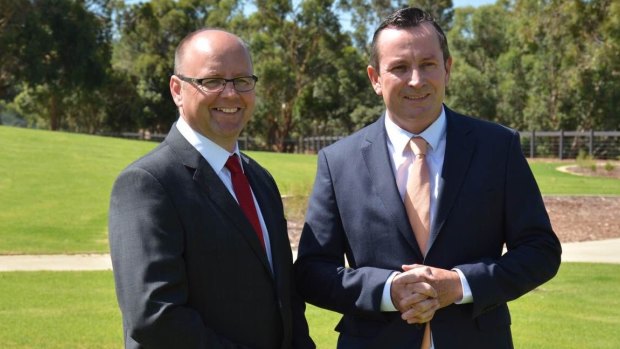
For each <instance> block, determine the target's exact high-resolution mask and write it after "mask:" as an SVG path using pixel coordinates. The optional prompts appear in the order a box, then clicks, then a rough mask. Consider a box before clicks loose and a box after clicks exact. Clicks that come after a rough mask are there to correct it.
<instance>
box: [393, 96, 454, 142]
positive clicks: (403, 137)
mask: <svg viewBox="0 0 620 349" xmlns="http://www.w3.org/2000/svg"><path fill="white" fill-rule="evenodd" d="M388 113H389V112H388V111H387V110H386V111H385V130H386V132H387V135H388V139H389V140H390V142H391V143H392V146H394V149H395V150H397V151H399V150H400V151H403V152H404V151H405V149H407V148H406V147H407V144H408V143H409V140H410V139H411V137H413V136H420V137H422V138H424V139H425V140H426V142H427V143H428V144H429V145H430V150H429V152H432V151H433V150H435V149H437V147H438V146H439V141H440V140H441V138H442V137H443V136H444V135H445V133H446V112H445V110H444V108H443V105H442V106H441V113H440V114H439V117H438V118H437V120H435V121H434V122H433V123H432V124H431V125H430V126H429V127H427V128H426V130H424V131H422V133H420V134H413V133H411V132H409V131H406V130H404V129H402V128H400V126H398V125H396V124H395V123H394V121H392V119H391V118H390V116H389V115H388Z"/></svg>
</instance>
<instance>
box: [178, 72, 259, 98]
mask: <svg viewBox="0 0 620 349" xmlns="http://www.w3.org/2000/svg"><path fill="white" fill-rule="evenodd" d="M174 75H176V76H177V77H178V78H179V79H181V80H182V81H185V82H191V83H194V84H196V86H198V88H200V89H201V90H203V91H205V92H210V93H219V92H222V91H224V89H225V88H226V85H228V83H229V82H232V84H233V89H234V90H235V91H237V92H240V93H243V92H250V91H252V90H254V88H255V87H256V83H257V82H258V76H256V75H248V76H238V77H236V78H232V79H224V78H202V79H198V78H190V77H188V76H185V75H181V74H174ZM247 78H250V79H252V80H254V84H253V85H252V88H251V89H249V90H239V89H238V88H237V84H236V83H235V81H239V79H247ZM205 80H218V81H220V82H222V83H221V85H220V88H219V89H218V90H208V89H207V88H206V87H205V86H204V85H203V84H202V83H203V81H205Z"/></svg>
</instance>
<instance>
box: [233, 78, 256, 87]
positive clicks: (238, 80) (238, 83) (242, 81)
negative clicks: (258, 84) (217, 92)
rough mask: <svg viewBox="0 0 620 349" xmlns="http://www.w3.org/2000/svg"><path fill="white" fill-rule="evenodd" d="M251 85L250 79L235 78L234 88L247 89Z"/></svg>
mask: <svg viewBox="0 0 620 349" xmlns="http://www.w3.org/2000/svg"><path fill="white" fill-rule="evenodd" d="M251 85H252V79H250V78H236V79H235V86H237V87H249V86H251Z"/></svg>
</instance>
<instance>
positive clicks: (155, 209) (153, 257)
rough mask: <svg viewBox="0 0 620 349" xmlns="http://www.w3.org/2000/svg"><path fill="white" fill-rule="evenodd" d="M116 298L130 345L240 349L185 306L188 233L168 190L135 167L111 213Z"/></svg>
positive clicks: (116, 192)
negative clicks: (185, 261) (184, 256)
mask: <svg viewBox="0 0 620 349" xmlns="http://www.w3.org/2000/svg"><path fill="white" fill-rule="evenodd" d="M109 242H110V252H111V257H112V264H113V269H114V278H115V284H116V294H117V298H118V302H119V305H120V308H121V312H122V315H123V327H124V331H125V333H124V335H125V340H126V342H127V343H139V344H140V346H142V347H148V348H206V347H208V348H221V349H224V348H241V347H240V346H237V345H235V344H233V343H231V342H229V341H228V340H226V339H225V338H221V337H219V336H218V335H216V333H214V332H213V331H212V330H210V329H209V328H207V327H205V325H204V323H203V322H202V320H201V317H200V316H199V314H198V313H197V312H196V311H195V310H193V309H191V308H189V307H186V306H185V304H186V302H187V299H188V283H187V277H186V270H185V265H184V261H183V252H184V232H183V227H182V224H181V221H180V219H179V215H178V213H177V208H176V207H175V206H174V204H173V202H172V200H171V199H170V197H169V195H167V193H166V188H165V187H163V186H162V184H161V183H160V182H159V181H158V179H157V178H155V177H154V176H153V175H152V174H151V173H149V172H147V171H145V170H144V169H141V168H137V167H135V166H134V167H131V168H130V169H128V170H125V171H124V172H123V173H121V175H120V176H119V178H118V179H117V180H116V182H115V184H114V187H113V190H112V196H111V203H110V213H109Z"/></svg>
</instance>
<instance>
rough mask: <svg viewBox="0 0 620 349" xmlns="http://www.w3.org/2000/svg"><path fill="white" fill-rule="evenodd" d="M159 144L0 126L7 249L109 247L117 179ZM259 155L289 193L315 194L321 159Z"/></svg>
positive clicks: (1, 228) (0, 213) (1, 229)
mask: <svg viewBox="0 0 620 349" xmlns="http://www.w3.org/2000/svg"><path fill="white" fill-rule="evenodd" d="M156 145H157V144H156V143H152V142H144V141H135V140H125V139H115V138H107V137H96V136H88V135H80V134H73V133H63V132H49V131H42V130H31V129H22V128H13V127H5V126H0V149H2V151H1V152H0V197H1V198H2V200H0V254H43V253H82V252H107V251H108V243H107V212H108V203H109V200H110V190H111V188H112V184H113V182H114V179H115V178H116V176H117V175H118V174H119V172H120V171H121V170H122V169H123V168H124V167H125V166H127V165H128V164H129V163H131V162H132V161H134V160H135V159H137V158H138V157H140V156H142V155H143V154H146V153H147V152H148V151H149V150H151V149H153V148H154V147H155V146H156ZM251 155H252V156H253V157H255V158H256V159H257V160H259V161H260V162H261V163H262V164H263V165H264V166H266V167H267V168H268V169H269V170H270V171H272V173H273V175H274V177H275V179H276V181H277V182H278V185H279V187H280V190H281V192H282V194H284V195H297V196H299V195H307V193H308V192H309V190H310V187H311V185H312V181H313V179H314V174H315V168H316V165H315V161H316V157H313V156H307V155H297V154H272V153H260V152H251Z"/></svg>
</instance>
